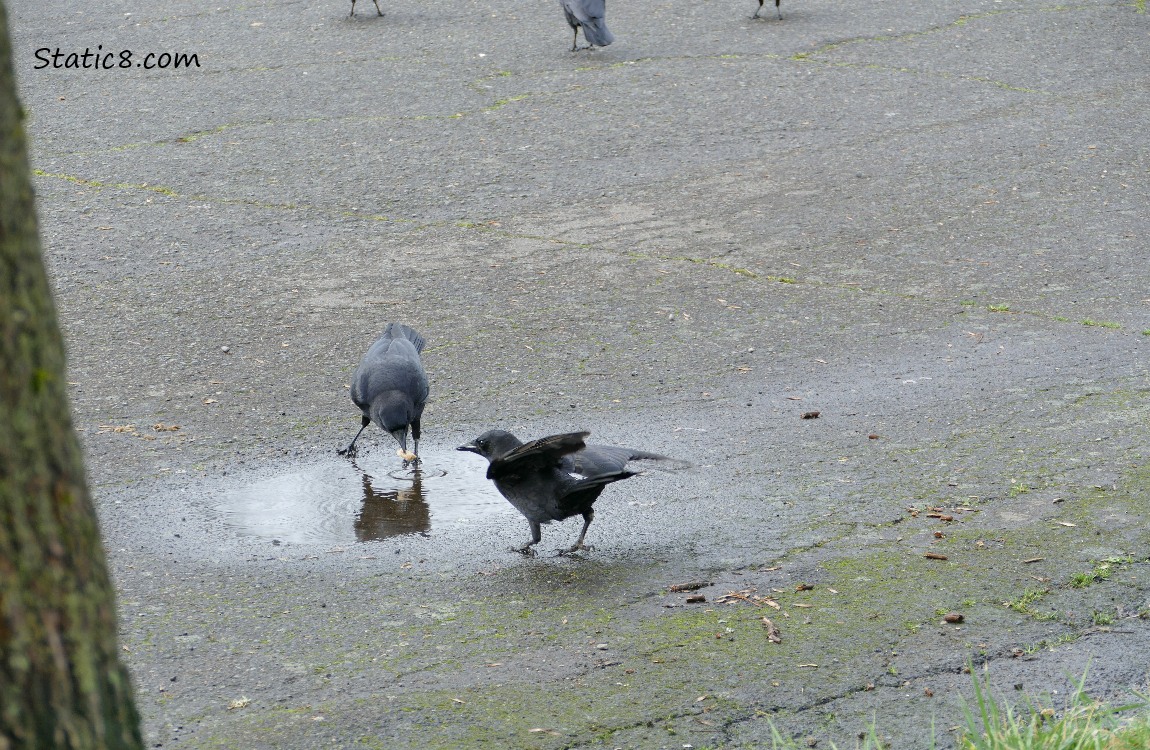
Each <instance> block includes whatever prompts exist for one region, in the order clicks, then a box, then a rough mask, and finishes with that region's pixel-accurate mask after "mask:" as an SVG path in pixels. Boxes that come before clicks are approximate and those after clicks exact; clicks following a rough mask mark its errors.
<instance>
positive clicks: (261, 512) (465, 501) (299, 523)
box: [215, 455, 508, 544]
mask: <svg viewBox="0 0 1150 750" xmlns="http://www.w3.org/2000/svg"><path fill="white" fill-rule="evenodd" d="M458 458H460V456H456V455H452V456H450V458H448V459H447V460H440V458H439V457H425V459H424V460H425V463H424V465H423V467H422V468H421V470H420V471H418V472H416V471H411V470H407V469H400V468H399V467H398V466H397V465H396V463H395V460H394V459H392V460H391V461H390V462H389V461H387V460H386V459H381V460H380V461H379V462H371V461H364V462H363V463H362V464H361V463H359V462H355V461H334V462H332V463H330V464H322V465H316V466H313V467H310V468H308V469H306V470H304V471H297V472H292V473H290V474H281V475H279V476H274V477H271V478H268V479H264V480H261V481H258V482H255V483H253V484H249V485H247V486H246V487H244V488H242V489H240V490H237V491H235V492H232V493H230V494H228V496H227V498H226V500H225V502H223V503H221V504H219V505H217V506H216V508H215V510H216V511H217V512H218V513H219V514H220V516H221V517H222V518H223V520H224V522H225V523H226V524H227V525H229V526H231V527H232V528H234V529H237V530H239V531H241V532H243V533H245V534H251V535H254V536H259V537H264V538H268V539H278V540H280V541H283V542H293V543H296V544H346V543H351V542H370V541H378V540H380V539H387V538H389V537H394V536H400V535H403V534H418V533H426V532H428V531H430V530H431V527H432V525H435V526H437V527H442V526H444V525H450V524H454V523H464V522H466V521H468V520H471V519H475V518H478V517H480V516H483V515H488V514H491V513H493V512H497V511H499V510H502V509H504V508H506V507H508V506H507V503H506V501H504V500H503V498H501V497H500V496H499V495H498V493H496V491H495V488H494V487H492V486H491V483H490V482H488V481H487V479H486V478H485V477H484V471H485V469H486V465H485V464H483V463H479V465H476V462H474V461H467V460H466V459H467V456H462V458H463V461H459V460H458Z"/></svg>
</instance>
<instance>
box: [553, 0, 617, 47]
mask: <svg viewBox="0 0 1150 750" xmlns="http://www.w3.org/2000/svg"><path fill="white" fill-rule="evenodd" d="M559 4H560V5H561V6H563V12H564V13H565V14H566V15H567V23H569V24H571V28H572V29H573V30H574V32H575V36H574V37H573V39H572V41H571V51H572V52H575V51H576V50H578V49H580V47H579V27H580V26H582V27H583V38H584V39H586V40H587V46H586V47H583V49H591V48H592V47H594V46H595V45H598V46H600V47H606V46H607V45H608V44H610V43H611V42H613V41H615V35H614V34H612V33H611V32H610V31H609V30H608V29H607V0H559Z"/></svg>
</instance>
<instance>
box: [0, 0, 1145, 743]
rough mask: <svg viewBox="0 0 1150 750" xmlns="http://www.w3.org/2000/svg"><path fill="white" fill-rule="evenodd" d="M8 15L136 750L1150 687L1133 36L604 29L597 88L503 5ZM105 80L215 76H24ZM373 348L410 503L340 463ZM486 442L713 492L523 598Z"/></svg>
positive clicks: (935, 10)
mask: <svg viewBox="0 0 1150 750" xmlns="http://www.w3.org/2000/svg"><path fill="white" fill-rule="evenodd" d="M7 5H8V9H9V14H10V23H11V26H12V30H13V36H14V40H15V48H16V53H17V61H16V62H17V73H18V76H19V79H20V83H21V92H22V96H23V98H24V102H25V105H26V107H27V109H28V112H29V119H28V123H29V125H28V127H29V132H30V135H31V140H32V147H33V152H32V160H33V165H34V167H35V168H36V169H37V174H36V188H37V192H38V200H39V209H40V216H41V223H42V227H43V235H44V243H45V254H46V258H47V261H48V264H49V268H50V272H51V275H52V279H53V283H54V285H55V289H56V294H57V300H58V305H59V308H60V313H61V321H62V325H63V328H64V331H65V336H66V339H67V342H68V345H69V356H70V360H69V366H70V371H69V381H70V386H71V389H72V390H71V397H72V400H73V408H74V411H75V420H76V426H77V429H78V431H79V433H80V435H81V437H82V439H83V441H84V446H85V450H86V453H87V465H88V470H89V474H90V478H91V483H92V486H93V489H94V493H95V499H96V503H97V506H98V510H99V513H100V516H101V522H102V528H103V532H104V537H105V540H106V545H107V548H108V552H109V556H110V559H111V564H112V567H113V572H114V575H115V579H116V583H117V586H118V590H119V595H120V600H119V605H120V611H121V618H122V619H121V623H122V631H123V642H124V647H125V652H124V653H125V658H126V659H127V662H128V664H129V666H130V668H131V669H132V673H133V675H134V678H135V680H136V685H137V689H138V692H139V702H140V706H141V709H142V712H143V715H144V721H145V728H146V731H147V736H148V739H149V745H151V746H162V747H176V748H179V747H187V748H209V747H229V748H230V747H244V748H264V747H268V748H271V747H282V748H318V747H325V748H335V747H346V748H351V747H387V748H405V747H410V748H421V750H422V749H423V748H458V747H509V748H584V747H586V748H596V747H604V748H614V747H621V748H639V749H643V750H645V749H646V748H676V749H678V748H683V747H688V746H690V747H694V748H705V747H712V748H714V747H730V748H740V747H745V748H753V747H763V746H769V742H770V737H771V731H772V730H771V727H772V726H775V727H778V729H779V731H781V732H782V733H783V734H784V735H786V736H791V737H794V738H795V739H796V740H797V741H798V742H799V743H800V745H809V742H815V743H816V745H814V746H818V747H826V746H828V744H829V743H830V742H835V743H836V744H838V746H839V747H850V746H853V744H854V742H855V739H856V738H857V736H858V734H859V732H862V731H865V730H866V729H867V727H868V726H869V725H870V723H871V722H872V721H873V722H875V724H876V725H877V730H876V731H877V732H878V734H879V735H880V736H882V737H883V738H886V739H887V741H888V742H889V745H890V746H891V747H894V748H908V749H912V750H913V749H917V748H923V747H928V746H930V742H931V735H932V734H933V735H934V737H935V744H936V746H937V747H940V748H946V747H951V746H953V742H954V736H955V734H954V728H955V727H956V726H958V725H960V724H961V723H962V721H963V719H962V716H963V714H962V705H963V704H962V702H963V700H964V699H965V700H969V699H970V697H971V695H972V677H971V675H969V674H966V673H964V669H965V668H966V666H967V665H968V664H974V665H976V666H977V670H978V672H979V674H982V673H983V672H982V670H983V669H984V668H985V669H986V670H987V671H986V674H988V675H989V679H990V681H991V683H992V685H993V686H994V689H995V690H996V692H997V694H999V695H1000V696H1002V697H1004V698H1005V699H1007V700H1022V699H1023V698H1024V697H1025V696H1035V697H1038V698H1039V699H1041V700H1048V701H1050V702H1051V703H1052V704H1054V705H1059V701H1060V700H1062V699H1063V698H1064V697H1065V695H1066V693H1067V690H1068V689H1069V687H1070V684H1071V679H1072V678H1074V677H1076V676H1081V675H1082V674H1084V673H1085V674H1086V675H1087V678H1086V683H1085V684H1086V688H1087V690H1088V691H1090V692H1091V694H1094V695H1097V696H1099V697H1101V698H1105V699H1108V700H1125V699H1126V698H1127V697H1129V694H1130V692H1129V691H1130V690H1132V689H1141V690H1145V689H1146V688H1147V686H1148V685H1150V646H1147V645H1146V644H1150V638H1147V635H1148V630H1150V625H1148V624H1147V623H1148V621H1147V620H1146V619H1144V617H1145V616H1146V615H1147V613H1150V562H1148V560H1150V533H1148V531H1147V525H1146V522H1145V519H1146V513H1147V501H1148V496H1147V492H1148V487H1150V473H1148V468H1147V466H1148V464H1147V456H1148V455H1150V436H1148V434H1147V428H1146V426H1147V424H1148V423H1150V379H1148V374H1150V367H1148V359H1147V354H1148V350H1150V293H1148V291H1147V290H1150V271H1148V269H1150V245H1148V243H1147V242H1146V239H1145V238H1146V237H1147V236H1150V226H1148V220H1147V217H1148V216H1150V206H1148V205H1147V198H1146V196H1147V195H1150V189H1148V188H1150V184H1148V182H1150V179H1148V177H1150V164H1148V153H1147V150H1146V147H1145V144H1144V140H1145V139H1144V135H1143V133H1144V132H1145V131H1146V127H1145V126H1146V119H1147V114H1146V113H1147V112H1150V101H1148V96H1147V95H1148V91H1147V86H1146V81H1147V76H1146V71H1147V70H1148V69H1150V58H1148V55H1150V39H1148V36H1150V22H1148V21H1147V18H1148V14H1146V13H1144V12H1142V11H1143V9H1142V8H1141V7H1140V4H1138V3H1134V4H1124V3H1109V2H1086V3H1081V4H1078V5H1074V6H1064V5H1055V4H1045V3H1042V2H1031V1H1029V0H1018V1H1014V0H1010V1H1008V0H1002V1H995V0H985V1H980V0H976V1H975V2H964V3H958V2H937V3H927V4H923V3H917V4H891V3H878V2H871V3H861V4H860V3H854V4H851V5H850V7H843V6H842V4H837V3H829V2H802V3H797V2H796V3H791V4H789V5H788V4H784V7H783V11H784V20H782V21H777V20H775V19H774V18H772V17H769V14H768V18H767V19H763V20H758V21H752V20H751V19H750V15H751V13H752V12H753V10H754V8H753V7H752V6H753V5H754V3H753V1H752V2H749V3H748V4H747V5H746V6H745V7H744V6H743V5H741V4H740V3H738V2H734V1H732V2H728V3H723V4H719V3H713V2H709V3H697V4H694V5H689V6H686V5H682V4H676V3H670V2H661V1H660V2H655V3H653V4H647V5H627V6H624V5H619V6H615V5H612V6H611V8H610V9H609V14H608V16H609V18H608V20H609V23H610V26H611V29H612V31H613V32H614V33H615V35H616V37H617V41H616V42H615V44H613V45H611V46H610V47H608V48H606V49H602V50H596V51H594V52H589V53H578V54H571V53H570V52H568V51H567V49H568V38H569V36H568V35H569V30H568V29H567V27H566V24H565V22H564V21H563V18H562V14H561V12H560V10H559V8H558V7H550V6H549V5H547V4H543V5H540V6H538V7H535V6H530V7H528V6H522V5H516V4H512V3H505V2H502V1H501V0H490V1H489V2H485V3H483V4H476V3H470V2H465V3H463V4H449V3H444V2H440V1H439V0H431V2H430V3H423V4H420V5H418V6H416V5H388V6H385V7H384V11H385V12H386V14H387V15H386V16H384V17H383V18H378V17H376V16H375V15H374V12H370V13H369V12H362V13H360V14H358V15H357V17H356V18H355V19H348V18H347V17H346V15H347V7H346V4H344V3H342V2H327V3H322V4H321V3H308V2H276V3H272V2H256V3H249V4H246V5H244V6H242V7H223V6H218V5H212V4H208V3H199V2H190V3H184V4H181V5H180V7H179V8H178V9H171V8H163V7H156V6H154V5H149V6H146V7H145V6H143V5H139V4H135V3H131V2H115V3H105V4H103V6H102V8H101V9H98V10H91V9H87V8H85V9H82V10H78V9H76V8H74V7H73V6H72V5H69V4H67V3H63V2H57V1H53V2H46V3H43V2H42V3H31V2H26V1H25V0H16V1H15V2H9V3H8V4H7ZM360 7H361V9H362V5H361V6H360ZM369 10H371V11H374V9H373V8H370V6H369ZM96 45H103V46H104V48H105V49H115V50H117V51H121V50H131V51H132V52H133V55H142V54H144V53H146V52H149V51H155V52H161V51H168V52H181V53H192V52H195V53H198V55H199V60H200V63H201V67H200V68H199V69H194V70H172V69H167V70H152V69H143V68H129V69H116V70H69V69H60V70H51V69H46V70H40V69H36V68H35V67H34V66H35V65H36V59H37V58H36V56H35V50H37V49H40V48H45V47H47V48H53V49H54V48H56V47H60V48H62V49H64V50H75V49H78V50H82V49H83V48H84V47H85V46H89V47H94V46H96ZM132 59H136V57H133V58H132ZM389 320H400V321H402V322H405V323H409V324H411V325H413V326H414V327H416V328H417V329H418V330H419V331H420V333H421V334H423V335H424V336H425V337H426V339H427V341H428V346H427V347H426V349H425V350H424V364H425V367H426V369H427V371H428V375H429V377H430V380H431V399H430V401H429V404H428V407H427V410H426V412H425V414H424V418H423V429H424V439H423V441H422V442H421V446H420V447H421V454H423V456H424V458H425V464H424V466H423V469H422V473H421V474H420V475H419V477H418V481H417V477H415V476H414V475H412V474H411V473H410V472H409V471H407V470H405V469H404V468H403V467H402V466H401V462H400V460H399V459H398V458H396V457H395V455H394V448H395V446H394V444H393V443H392V441H391V440H390V438H388V437H387V436H385V435H383V434H382V433H380V432H379V431H378V430H377V429H375V428H372V430H371V431H370V432H366V433H365V438H366V442H365V443H364V444H363V447H362V449H361V451H360V454H359V456H358V457H357V458H356V459H355V460H354V461H353V460H348V459H346V458H341V457H339V456H338V455H337V454H336V451H337V450H338V449H339V448H341V447H343V446H344V445H346V443H347V441H348V440H349V439H350V437H351V436H352V435H353V434H354V431H355V430H356V429H357V428H358V426H359V412H358V410H357V409H356V408H355V407H354V406H353V405H352V404H351V402H350V400H349V398H348V390H347V383H348V380H349V378H350V376H351V372H352V370H353V369H354V366H355V364H356V362H357V361H358V359H359V356H360V354H361V353H362V351H363V349H364V347H365V346H366V345H367V344H368V343H370V342H371V341H372V340H373V339H374V337H375V336H376V335H378V333H379V331H380V330H381V328H382V326H383V325H384V323H385V322H386V321H389ZM812 412H818V416H817V417H812V418H804V415H805V414H810V413H812ZM492 427H500V428H503V429H507V430H510V431H512V432H514V433H516V434H517V435H519V436H520V437H523V438H525V439H527V438H532V437H538V436H541V435H545V434H551V433H556V432H560V431H567V430H574V429H589V430H591V432H592V440H594V441H596V442H603V443H608V444H614V445H627V446H631V447H635V448H639V449H643V450H649V451H654V452H658V453H662V454H665V455H669V456H673V457H676V458H680V459H684V460H687V461H690V462H691V463H692V464H694V466H695V468H693V469H691V470H690V471H681V472H651V473H649V474H645V475H644V476H641V477H637V478H635V479H632V480H630V481H627V482H621V483H617V484H615V485H613V486H611V487H609V488H607V490H606V491H605V492H604V494H603V496H602V497H601V498H600V500H599V501H598V503H597V505H596V519H595V523H594V524H593V525H592V527H591V529H590V530H589V532H588V538H587V541H588V543H590V544H591V545H593V546H594V547H595V549H594V550H593V551H592V552H588V553H583V554H579V555H570V556H558V555H556V554H555V552H556V551H557V550H559V549H562V548H563V547H566V546H569V545H570V543H571V542H572V541H573V539H574V538H575V536H576V535H577V533H578V530H579V525H580V522H579V519H570V520H568V521H566V522H564V523H561V524H552V525H549V526H546V527H544V530H543V542H542V544H541V545H540V554H539V556H538V557H537V558H534V559H526V558H524V557H522V556H521V555H518V554H515V553H512V552H509V551H508V550H509V548H510V547H512V546H513V545H516V544H520V543H522V541H523V539H524V538H525V537H526V535H527V524H526V522H525V521H524V519H523V518H522V517H521V516H520V515H519V514H518V513H516V512H515V511H514V509H512V508H511V507H510V506H509V505H508V504H507V503H506V502H505V501H504V500H502V498H501V497H500V496H499V495H498V493H497V492H496V490H495V489H494V487H493V486H491V484H490V482H488V481H487V480H486V479H485V478H484V472H485V469H486V466H485V462H484V461H483V460H482V459H479V458H478V457H475V456H469V455H464V454H460V453H457V452H456V451H454V447H455V446H457V445H460V444H461V443H463V442H465V441H467V440H470V439H472V438H474V437H475V436H476V435H477V434H479V433H481V432H482V431H484V430H486V429H488V428H492ZM683 584H689V586H687V587H686V588H683V586H682V585H683ZM698 596H702V597H703V598H704V600H703V601H697V602H693V603H689V602H688V601H687V600H688V597H698ZM947 614H961V615H963V619H962V621H961V622H950V621H947V620H946V619H944V616H945V615H947ZM764 619H765V620H767V621H769V622H770V625H768V624H767V623H766V622H764ZM772 634H777V636H778V641H779V642H775V640H772V638H771V635H772Z"/></svg>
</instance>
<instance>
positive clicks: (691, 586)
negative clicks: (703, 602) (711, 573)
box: [667, 581, 711, 591]
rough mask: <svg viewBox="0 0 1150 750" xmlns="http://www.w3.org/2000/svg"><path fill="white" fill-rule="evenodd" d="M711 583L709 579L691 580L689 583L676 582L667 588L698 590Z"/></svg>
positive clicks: (673, 589) (672, 589)
mask: <svg viewBox="0 0 1150 750" xmlns="http://www.w3.org/2000/svg"><path fill="white" fill-rule="evenodd" d="M710 585H711V582H710V581H691V582H690V583H676V584H674V585H672V586H668V587H667V588H668V589H670V590H671V591H698V590H699V589H705V588H707V587H708V586H710Z"/></svg>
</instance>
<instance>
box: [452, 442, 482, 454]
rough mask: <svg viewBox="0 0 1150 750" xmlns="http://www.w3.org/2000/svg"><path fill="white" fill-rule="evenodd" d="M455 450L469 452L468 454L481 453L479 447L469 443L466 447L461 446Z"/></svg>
mask: <svg viewBox="0 0 1150 750" xmlns="http://www.w3.org/2000/svg"><path fill="white" fill-rule="evenodd" d="M455 450H457V451H467V452H468V453H479V446H477V445H476V444H475V443H468V444H466V445H461V446H459V447H458V448H456V449H455ZM480 455H482V454H480Z"/></svg>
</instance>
